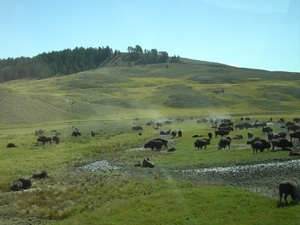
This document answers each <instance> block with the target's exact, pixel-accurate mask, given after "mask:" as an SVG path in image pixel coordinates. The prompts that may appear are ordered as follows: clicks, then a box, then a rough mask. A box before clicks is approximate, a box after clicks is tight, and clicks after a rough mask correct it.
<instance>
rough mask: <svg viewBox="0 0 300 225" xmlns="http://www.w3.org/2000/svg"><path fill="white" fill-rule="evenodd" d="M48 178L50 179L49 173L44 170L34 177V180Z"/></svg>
mask: <svg viewBox="0 0 300 225" xmlns="http://www.w3.org/2000/svg"><path fill="white" fill-rule="evenodd" d="M46 177H49V176H48V173H47V172H46V171H45V170H43V171H42V172H40V173H36V174H33V175H32V178H34V179H43V178H46Z"/></svg>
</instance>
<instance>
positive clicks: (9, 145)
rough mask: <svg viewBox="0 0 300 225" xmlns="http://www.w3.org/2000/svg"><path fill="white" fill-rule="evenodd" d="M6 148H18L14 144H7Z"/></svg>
mask: <svg viewBox="0 0 300 225" xmlns="http://www.w3.org/2000/svg"><path fill="white" fill-rule="evenodd" d="M6 147H7V148H15V147H18V146H17V145H16V144H14V143H8V144H7V146H6Z"/></svg>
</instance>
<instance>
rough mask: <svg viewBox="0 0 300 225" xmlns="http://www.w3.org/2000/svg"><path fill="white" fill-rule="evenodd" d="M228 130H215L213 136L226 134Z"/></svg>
mask: <svg viewBox="0 0 300 225" xmlns="http://www.w3.org/2000/svg"><path fill="white" fill-rule="evenodd" d="M228 134H229V131H228V130H215V137H218V135H220V136H221V137H223V136H225V135H228Z"/></svg>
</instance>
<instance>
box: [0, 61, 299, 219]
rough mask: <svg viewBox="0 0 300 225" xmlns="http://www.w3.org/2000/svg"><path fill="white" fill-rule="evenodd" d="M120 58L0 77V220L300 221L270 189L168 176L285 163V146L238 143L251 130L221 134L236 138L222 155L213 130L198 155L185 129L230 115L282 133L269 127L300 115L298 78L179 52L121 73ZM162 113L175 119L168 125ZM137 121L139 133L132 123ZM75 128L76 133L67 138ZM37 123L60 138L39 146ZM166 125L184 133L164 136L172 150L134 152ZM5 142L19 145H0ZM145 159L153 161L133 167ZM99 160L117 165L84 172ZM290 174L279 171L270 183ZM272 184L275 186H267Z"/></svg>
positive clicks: (203, 130)
mask: <svg viewBox="0 0 300 225" xmlns="http://www.w3.org/2000/svg"><path fill="white" fill-rule="evenodd" d="M118 60H119V61H118ZM118 60H117V61H116V62H117V63H114V65H120V66H114V67H110V66H106V67H103V68H99V69H96V70H92V71H85V72H81V73H77V74H73V75H68V76H57V77H52V78H49V79H42V80H36V79H23V80H15V81H10V82H5V83H1V84H0V94H1V98H0V105H1V108H0V146H1V148H0V153H1V157H0V191H1V193H0V195H1V198H0V208H1V210H0V218H1V219H0V222H1V221H2V222H3V223H4V224H14V223H15V224H17V222H18V221H25V220H26V219H30V221H34V222H36V223H40V224H216V223H223V224H286V223H289V224H299V222H300V217H299V216H298V214H297V212H298V211H299V205H297V204H295V205H293V204H291V206H290V207H286V206H285V204H282V205H278V202H279V198H278V196H276V197H272V196H269V195H261V194H259V193H255V192H253V191H251V190H249V189H247V188H244V187H233V186H228V185H225V184H224V185H222V183H220V182H216V183H214V184H213V183H207V182H205V181H202V182H201V181H199V180H197V181H196V180H193V179H187V177H186V176H185V175H184V174H180V173H176V172H174V171H177V170H185V169H199V168H207V167H217V166H218V167H226V166H234V165H248V164H257V163H266V162H274V161H289V160H290V159H291V158H290V156H289V155H288V153H287V152H286V151H281V150H280V151H278V150H277V151H271V150H266V151H264V152H263V153H259V154H253V153H252V149H251V146H250V145H247V144H246V142H247V132H248V130H234V131H232V132H231V133H230V135H231V136H234V135H236V134H242V135H243V136H244V138H243V139H240V140H233V142H232V145H231V149H230V150H229V149H226V150H218V149H217V143H218V141H219V140H220V137H218V138H216V137H213V139H212V142H211V144H210V145H208V146H207V148H206V149H202V150H198V149H197V148H195V147H194V141H195V138H192V136H193V135H195V134H198V135H203V136H204V137H206V136H207V133H208V132H209V131H211V132H213V131H214V129H213V128H212V125H211V124H210V123H201V124H198V123H196V120H198V119H202V118H207V119H209V118H213V119H216V118H231V119H232V120H233V122H234V123H235V124H237V123H240V122H241V120H240V118H241V117H250V119H251V120H250V122H254V121H256V120H257V121H264V122H267V121H269V120H270V118H272V119H273V121H274V125H273V128H274V132H275V133H276V132H280V131H285V128H282V127H281V126H282V124H280V123H277V121H278V120H279V119H280V118H284V119H285V121H292V120H293V118H295V117H300V115H299V112H300V111H299V109H300V105H299V97H300V96H299V93H300V82H299V76H300V74H299V73H286V72H270V71H262V70H251V69H244V68H235V67H230V66H226V65H222V64H217V63H209V62H203V61H195V60H188V59H181V62H180V63H176V64H172V63H169V64H168V67H166V64H154V65H147V66H145V67H142V66H134V67H131V68H129V67H126V66H122V65H123V64H122V59H121V58H120V59H118ZM108 65H109V64H108ZM166 120H170V121H172V123H171V124H169V125H168V124H165V121H166ZM148 121H153V122H155V123H156V122H160V123H162V127H160V128H159V129H158V130H156V129H154V127H152V126H146V123H147V122H148ZM137 125H139V126H142V127H143V130H142V131H135V130H132V127H133V126H137ZM75 128H78V129H79V130H80V131H81V133H82V136H80V137H72V136H71V134H72V131H73V130H74V129H75ZM39 129H43V130H44V131H45V136H50V137H52V136H54V134H55V132H53V131H54V130H56V131H57V132H59V133H60V135H59V137H60V140H61V141H60V143H59V144H58V145H55V144H48V143H46V144H45V145H44V146H43V145H42V144H41V143H40V144H37V136H36V135H35V131H36V130H39ZM168 129H172V130H179V129H180V130H182V132H183V136H182V137H180V138H179V137H176V138H174V139H172V138H170V146H169V147H175V148H176V150H175V151H174V152H172V153H169V152H167V151H165V150H163V151H151V150H149V149H144V148H143V146H144V144H145V143H146V142H147V141H148V140H150V139H152V138H154V137H157V136H159V132H160V131H161V130H162V131H165V130H168ZM92 130H93V131H95V132H96V135H95V137H92V136H91V134H90V133H91V131H92ZM251 131H252V133H253V134H254V136H255V137H266V136H265V135H262V133H261V129H260V128H257V129H254V128H251ZM139 132H141V133H142V135H139V134H138V133H139ZM10 142H12V143H15V144H17V145H18V147H16V148H6V145H7V144H8V143H10ZM147 157H149V158H150V159H151V161H153V162H154V164H155V167H154V168H151V169H150V168H140V167H134V166H133V165H134V164H135V163H136V162H137V161H141V160H143V159H144V158H147ZM293 159H294V158H293ZM296 159H297V157H296ZM104 160H105V161H107V162H109V164H110V165H115V166H117V167H118V168H119V169H116V170H95V171H91V172H86V171H82V170H81V168H83V167H84V166H86V165H90V164H91V163H93V162H97V161H104ZM42 170H46V171H47V172H48V174H49V178H46V179H43V180H33V185H32V187H31V188H30V189H29V190H28V191H21V192H11V191H10V189H9V185H10V182H11V181H12V180H14V179H17V178H19V177H24V178H29V177H30V176H32V175H33V174H35V173H38V172H41V171H42ZM276 178H277V177H276ZM288 178H291V177H280V180H278V185H279V183H280V182H281V181H282V180H283V179H288ZM298 178H299V177H298ZM254 179H255V178H254ZM281 179H282V180H281ZM271 188H273V189H274V190H275V191H276V192H277V190H278V186H276V185H275V186H274V187H271ZM274 190H272V192H274ZM285 215H289V216H288V217H287V216H285ZM14 218H17V219H16V220H14Z"/></svg>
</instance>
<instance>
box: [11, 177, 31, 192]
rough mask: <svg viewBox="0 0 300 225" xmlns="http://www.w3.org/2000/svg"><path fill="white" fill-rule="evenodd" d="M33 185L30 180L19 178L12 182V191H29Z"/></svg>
mask: <svg viewBox="0 0 300 225" xmlns="http://www.w3.org/2000/svg"><path fill="white" fill-rule="evenodd" d="M31 185H32V183H31V180H30V179H24V178H19V179H17V180H14V181H12V182H11V184H10V190H12V191H19V190H21V189H28V188H30V187H31Z"/></svg>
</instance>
